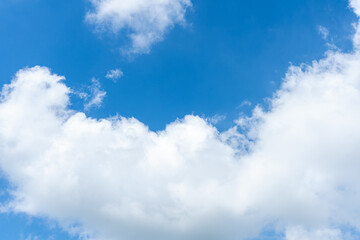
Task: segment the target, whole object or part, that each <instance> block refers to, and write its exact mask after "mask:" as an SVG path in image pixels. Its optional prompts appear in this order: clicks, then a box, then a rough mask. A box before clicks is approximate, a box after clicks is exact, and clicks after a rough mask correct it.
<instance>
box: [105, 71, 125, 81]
mask: <svg viewBox="0 0 360 240" xmlns="http://www.w3.org/2000/svg"><path fill="white" fill-rule="evenodd" d="M123 75H124V73H123V72H122V71H121V70H120V69H112V70H110V71H108V72H107V73H106V76H105V77H106V78H107V79H111V80H112V81H114V82H116V80H118V79H119V78H121V77H122V76H123Z"/></svg>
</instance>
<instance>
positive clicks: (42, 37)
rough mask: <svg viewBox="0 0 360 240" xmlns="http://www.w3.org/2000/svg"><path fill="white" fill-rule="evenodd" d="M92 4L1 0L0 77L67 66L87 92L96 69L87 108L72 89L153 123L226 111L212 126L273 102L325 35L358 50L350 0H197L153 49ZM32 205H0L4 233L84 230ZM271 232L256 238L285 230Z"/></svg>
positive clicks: (1, 186) (321, 52)
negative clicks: (135, 41)
mask: <svg viewBox="0 0 360 240" xmlns="http://www.w3.org/2000/svg"><path fill="white" fill-rule="evenodd" d="M92 9H93V6H92V5H91V3H90V2H89V1H86V0H81V1H74V0H64V1H55V0H48V1H45V0H2V1H1V2H0V70H1V71H0V84H1V85H4V84H8V83H9V82H10V80H11V79H12V78H13V77H14V75H15V74H16V72H17V71H18V70H19V69H23V68H25V67H33V66H36V65H40V66H46V67H48V68H49V69H51V71H52V72H53V73H56V74H59V75H61V76H65V77H66V81H65V82H66V85H67V86H68V87H70V88H71V89H73V90H74V91H75V92H85V93H88V94H89V93H90V92H91V84H92V79H97V81H98V82H99V84H100V85H101V90H103V91H106V97H105V98H104V99H103V101H102V103H101V106H94V107H91V108H89V109H84V101H85V100H84V99H83V98H81V97H79V96H78V95H77V94H70V98H71V105H70V107H69V108H71V109H73V110H75V111H79V112H85V113H86V115H87V116H88V117H91V118H94V119H102V118H108V117H111V116H114V115H117V114H118V115H120V116H124V117H134V118H136V119H138V120H139V121H140V122H142V123H144V124H145V125H147V126H149V128H150V130H152V131H159V130H163V129H165V127H166V125H168V124H169V123H171V122H173V121H176V119H182V118H183V117H184V116H186V115H189V114H190V115H197V116H200V117H202V118H204V119H206V118H211V117H214V116H225V117H226V118H224V119H222V120H221V121H219V122H218V123H216V128H217V129H218V130H219V131H220V132H222V131H225V130H227V129H229V128H231V127H232V126H234V125H236V124H235V123H234V121H236V120H238V119H239V116H243V115H247V116H250V115H251V112H252V110H253V109H254V107H255V106H256V105H258V104H260V105H263V106H266V105H267V101H266V100H265V99H269V98H272V97H273V94H274V92H275V91H276V90H278V89H279V88H280V86H281V83H282V81H283V78H285V74H286V72H287V70H288V68H289V66H290V65H295V66H297V65H300V64H302V63H306V64H311V63H312V61H313V60H318V59H322V58H324V57H326V55H325V53H326V52H327V51H328V50H330V49H333V50H334V48H331V47H329V44H332V45H335V46H336V47H337V50H336V51H339V52H345V53H347V52H352V51H353V47H352V44H353V34H354V32H355V28H354V26H353V25H352V23H354V22H356V21H357V17H356V15H355V14H354V13H353V11H352V9H350V7H349V2H348V1H345V0H293V1H286V0H274V1H265V0H259V1H239V0H228V1H222V2H219V1H213V0H208V1H201V0H193V1H192V7H189V8H187V11H186V15H185V19H186V22H185V23H183V24H176V23H175V24H174V27H170V28H169V29H167V30H166V31H165V34H164V36H163V39H162V40H161V41H158V42H155V43H154V44H152V45H151V49H150V51H149V52H145V53H134V54H124V53H123V52H122V51H121V49H123V48H124V47H126V46H128V45H129V42H130V40H129V39H128V37H126V34H127V32H126V31H127V30H126V29H125V30H119V31H117V32H116V33H113V32H109V31H105V32H101V31H98V30H97V29H96V26H94V24H92V23H90V22H89V21H86V20H85V16H86V13H87V12H88V11H92ZM320 27H324V28H326V29H327V30H328V32H329V35H328V37H327V39H324V37H323V36H322V34H321V32H320V31H319V28H320ZM112 69H121V71H122V72H123V76H122V77H121V78H120V79H118V80H117V81H116V82H114V81H111V80H110V79H107V78H106V77H105V75H106V74H107V72H108V71H109V70H112ZM249 103H251V104H249ZM265 108H266V107H265ZM3 156H5V154H4V155H3ZM4 158H5V157H4ZM5 169H6V168H5ZM9 175H11V173H10V172H6V170H5V171H4V174H3V178H2V181H1V182H0V190H1V195H0V199H1V201H2V202H4V203H5V202H7V201H9V200H10V199H12V197H11V196H10V195H9V192H8V191H9V189H14V188H15V189H17V188H19V186H20V185H19V184H18V183H16V181H15V182H12V185H11V184H10V183H9V182H8V180H7V179H9V178H11V176H9ZM44 181H46V180H44ZM20 188H21V187H20ZM20 188H19V189H20ZM25 212H26V211H25ZM34 215H35V217H34V216H31V214H27V213H13V212H8V213H4V214H1V215H0V239H8V240H13V239H14V240H17V239H23V240H25V239H26V240H30V239H31V240H35V239H39V240H40V239H41V240H42V239H44V240H45V239H59V240H60V239H78V237H79V235H78V234H75V235H74V236H71V235H70V234H69V233H68V232H67V231H66V230H64V229H63V228H61V227H59V225H58V222H61V220H59V219H56V218H52V217H51V216H52V215H51V214H48V215H47V213H46V211H44V212H42V213H40V214H34ZM39 216H41V217H39ZM80 224H81V223H80ZM269 232H270V233H266V234H262V236H258V237H256V238H254V239H282V238H283V236H284V233H282V232H281V231H280V233H279V232H275V233H273V231H269ZM31 237H32V238H31ZM150 239H151V238H150ZM289 239H290V238H289ZM294 239H295V238H294ZM334 239H335V238H334Z"/></svg>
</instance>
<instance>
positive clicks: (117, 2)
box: [86, 0, 191, 53]
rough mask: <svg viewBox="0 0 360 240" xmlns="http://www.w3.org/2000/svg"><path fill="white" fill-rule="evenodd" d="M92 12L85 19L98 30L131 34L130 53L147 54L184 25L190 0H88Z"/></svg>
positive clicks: (129, 35) (127, 50)
mask: <svg viewBox="0 0 360 240" xmlns="http://www.w3.org/2000/svg"><path fill="white" fill-rule="evenodd" d="M89 1H90V2H91V3H92V5H93V8H94V9H93V10H92V11H90V12H88V13H87V15H86V20H87V21H88V22H90V23H92V24H94V25H95V26H96V27H97V29H99V30H101V31H104V30H110V31H112V32H114V33H118V32H120V31H121V30H125V31H123V32H124V33H125V32H126V34H127V35H128V37H129V38H130V40H131V46H130V47H129V48H128V49H126V50H124V51H125V52H127V53H148V52H149V51H150V48H151V45H153V44H154V43H156V42H158V41H161V40H162V39H163V36H164V34H165V33H166V32H167V31H169V29H171V28H172V27H173V26H174V25H175V24H184V23H185V13H186V10H187V8H189V7H190V6H191V1H190V0H132V1H127V0H89Z"/></svg>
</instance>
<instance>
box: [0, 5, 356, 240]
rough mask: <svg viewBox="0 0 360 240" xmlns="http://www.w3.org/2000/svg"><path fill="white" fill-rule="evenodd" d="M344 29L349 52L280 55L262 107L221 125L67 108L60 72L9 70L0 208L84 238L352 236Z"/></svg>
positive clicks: (351, 100)
mask: <svg viewBox="0 0 360 240" xmlns="http://www.w3.org/2000/svg"><path fill="white" fill-rule="evenodd" d="M357 4H358V1H356V2H352V6H355V7H356V6H358V5H357ZM357 11H360V9H359V8H356V12H357ZM354 39H355V40H354V42H355V48H354V51H353V52H352V53H341V52H330V53H328V55H327V57H326V58H324V59H322V60H320V61H314V62H313V63H312V65H311V66H302V67H291V68H290V69H289V71H288V73H287V75H286V77H285V80H284V82H283V84H282V87H281V88H280V89H279V90H278V91H277V92H276V93H275V94H274V97H273V98H272V100H271V107H270V109H268V110H263V109H262V108H260V107H256V108H255V109H254V111H253V115H252V116H250V117H247V118H242V119H239V120H238V121H237V125H236V126H235V127H234V128H231V129H229V130H228V131H225V132H219V131H218V130H217V129H216V128H215V127H213V126H212V125H211V124H210V123H209V122H208V121H207V120H205V119H202V118H200V117H197V116H192V115H189V116H186V117H185V118H183V119H180V120H177V121H175V122H173V123H170V124H169V125H168V126H167V127H166V128H165V129H164V130H163V131H159V132H153V131H150V130H149V129H148V127H147V126H146V125H144V124H143V123H141V122H139V121H138V120H136V119H134V118H121V117H120V118H109V119H92V118H89V117H87V116H86V115H85V114H84V113H82V112H75V111H73V110H71V109H70V108H69V105H70V102H69V94H70V93H71V90H70V89H69V88H68V87H67V86H66V85H65V81H64V78H63V77H61V76H58V75H56V74H53V73H51V72H50V70H49V69H47V68H45V67H34V68H27V69H23V70H20V71H19V72H18V73H17V74H16V76H15V77H14V78H13V80H12V82H11V83H10V84H8V85H5V86H4V87H3V90H2V93H1V103H0V166H1V169H2V171H3V172H4V174H5V175H6V176H7V178H8V180H9V181H10V182H11V183H12V186H13V189H11V190H12V197H13V198H12V200H11V201H10V202H8V203H7V204H6V205H4V206H5V208H6V209H7V210H8V211H14V212H21V213H26V214H28V215H31V216H37V217H46V218H49V219H53V220H56V221H57V222H58V223H59V224H60V225H61V226H62V227H63V228H64V229H66V230H68V231H69V232H72V233H74V234H78V235H79V236H82V237H83V238H85V239H96V240H117V239H124V240H127V239H129V240H130V239H131V240H136V239H139V240H140V239H156V240H159V239H167V240H169V239H176V240H182V239H244V238H246V237H252V236H257V235H258V234H260V233H261V231H263V230H264V229H269V228H271V229H273V231H275V232H276V233H278V234H280V235H281V236H283V238H285V239H287V240H322V239H324V240H325V239H326V240H344V239H346V240H350V239H358V238H356V232H359V231H360V214H359V213H360V175H359V169H360V160H359V159H360V148H359V146H358V144H359V142H360V125H359V122H360V107H359V106H360V69H359V66H360V50H358V48H356V36H355V37H354ZM4 210H5V209H4Z"/></svg>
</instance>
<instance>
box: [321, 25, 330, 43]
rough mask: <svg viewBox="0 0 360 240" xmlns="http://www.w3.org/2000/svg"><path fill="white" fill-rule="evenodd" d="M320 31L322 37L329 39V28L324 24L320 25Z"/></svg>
mask: <svg viewBox="0 0 360 240" xmlns="http://www.w3.org/2000/svg"><path fill="white" fill-rule="evenodd" d="M318 29H319V33H320V34H321V37H322V38H323V39H324V40H327V38H328V36H329V30H328V29H327V28H326V27H324V26H319V28H318Z"/></svg>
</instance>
